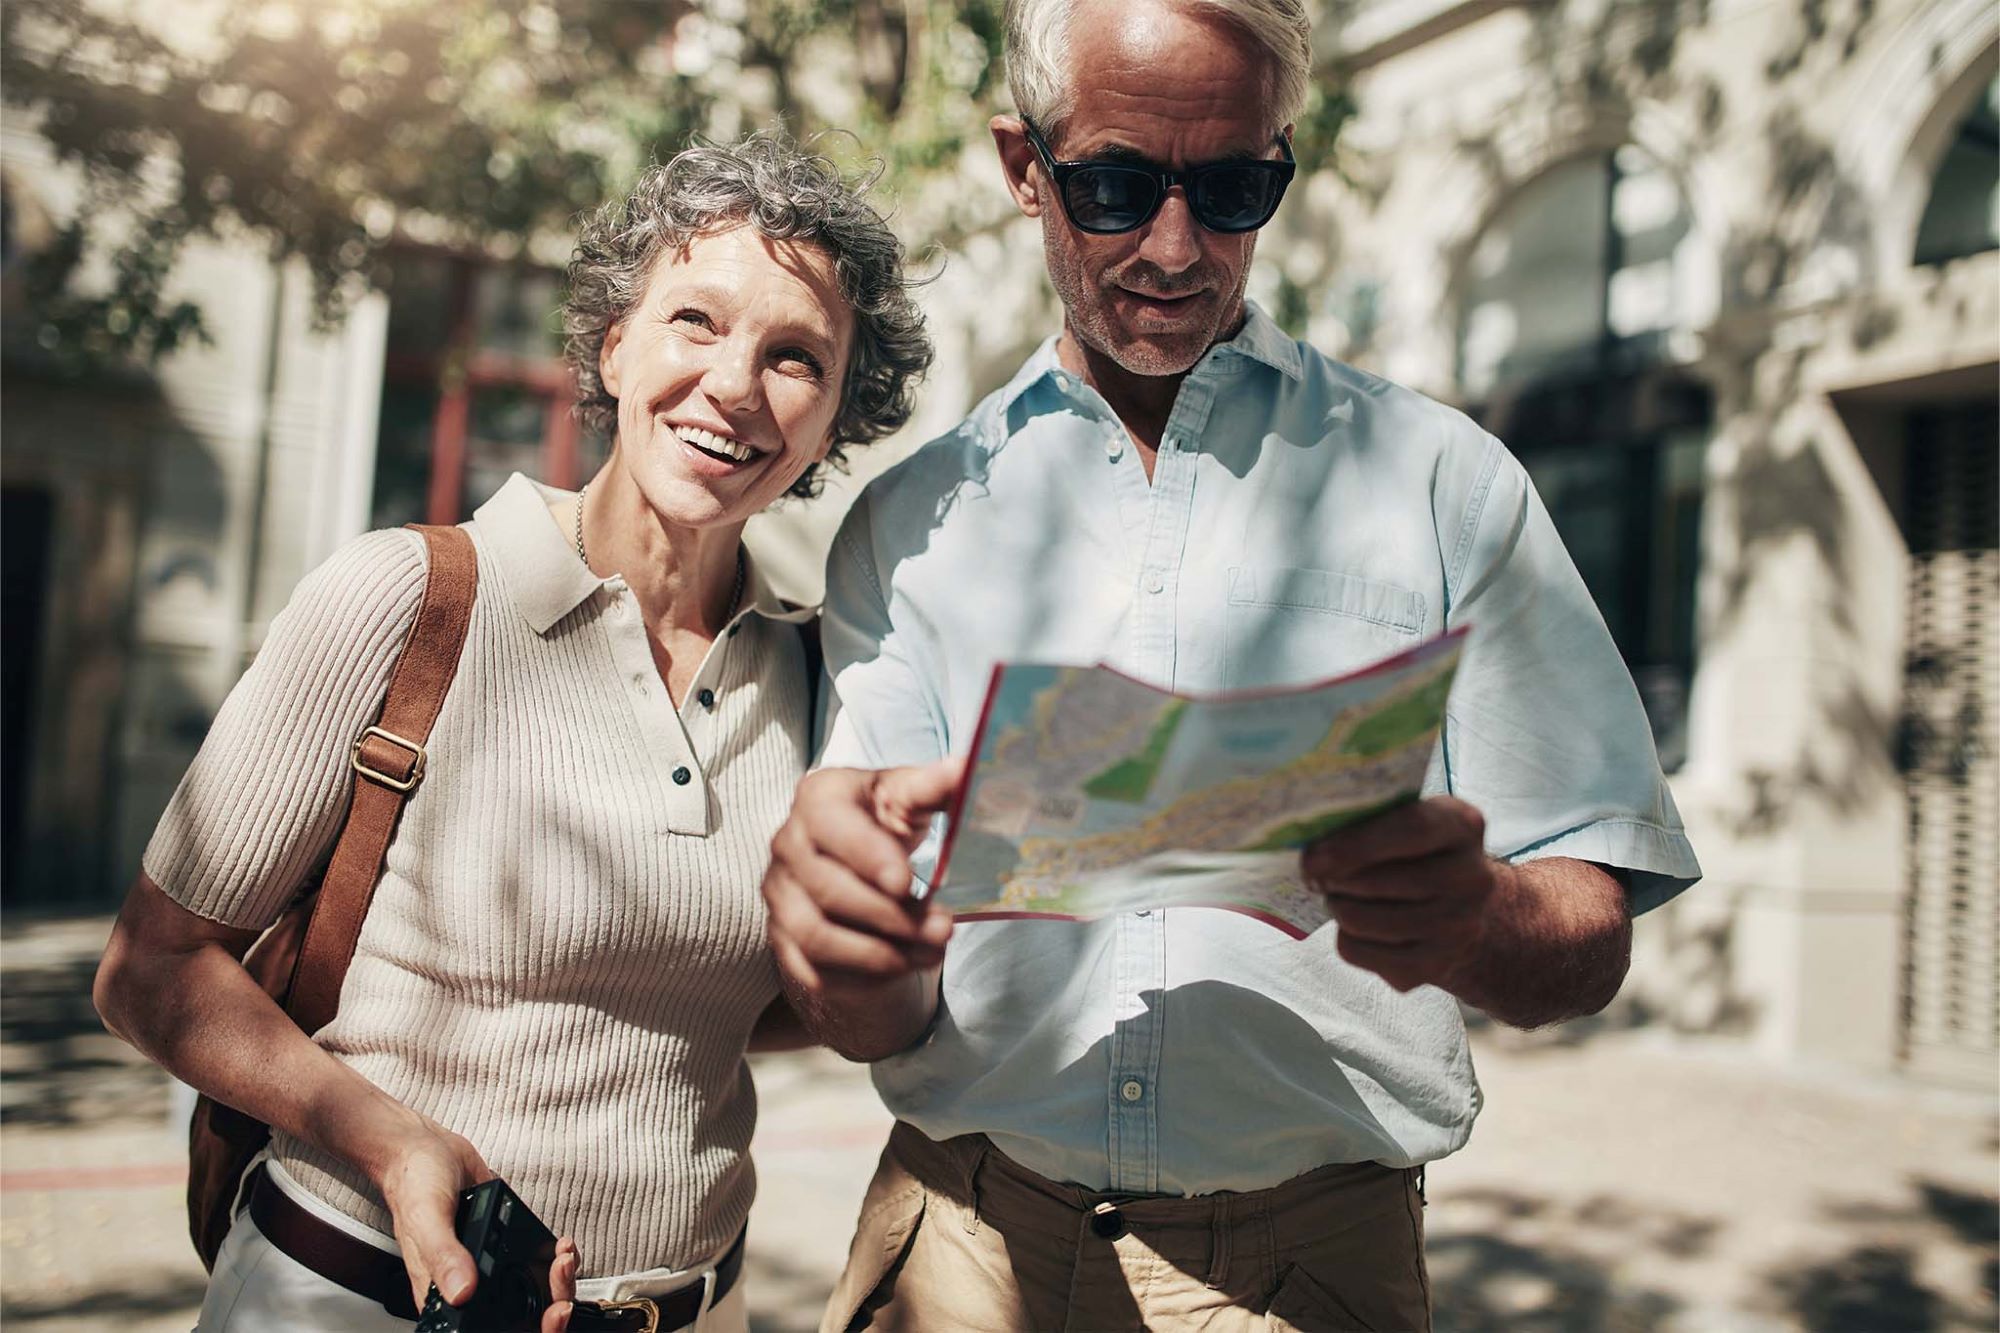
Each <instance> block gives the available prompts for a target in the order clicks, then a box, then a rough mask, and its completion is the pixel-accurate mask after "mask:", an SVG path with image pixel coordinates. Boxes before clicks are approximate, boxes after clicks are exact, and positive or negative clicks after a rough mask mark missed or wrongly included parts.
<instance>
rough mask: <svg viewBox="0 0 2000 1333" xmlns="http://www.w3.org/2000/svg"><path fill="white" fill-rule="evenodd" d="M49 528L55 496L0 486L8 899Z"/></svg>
mask: <svg viewBox="0 0 2000 1333" xmlns="http://www.w3.org/2000/svg"><path fill="white" fill-rule="evenodd" d="M54 535H55V497H54V496H52V495H51V494H50V493H49V492H48V490H47V489H46V488H44V487H40V486H7V487H4V488H0V764H4V768H0V900H4V901H7V902H14V901H15V900H16V894H15V888H14V886H15V875H14V866H15V863H16V860H17V856H18V853H19V851H20V847H21V831H22V827H23V821H22V816H23V815H24V814H26V812H27V777H28V774H29V772H30V771H31V765H30V764H29V757H30V755H31V753H32V746H33V743H34V734H33V733H34V698H35V682H36V676H37V671H36V667H37V665H38V664H39V663H40V661H41V656H42V624H43V620H44V614H43V613H44V610H45V607H44V603H45V602H46V600H47V597H48V583H49V579H48V575H49V553H50V546H51V542H52V539H53V537H54Z"/></svg>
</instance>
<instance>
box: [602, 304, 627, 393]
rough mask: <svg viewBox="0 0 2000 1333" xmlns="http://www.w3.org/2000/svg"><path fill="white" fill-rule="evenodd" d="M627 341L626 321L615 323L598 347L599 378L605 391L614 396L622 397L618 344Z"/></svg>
mask: <svg viewBox="0 0 2000 1333" xmlns="http://www.w3.org/2000/svg"><path fill="white" fill-rule="evenodd" d="M624 341H625V321H624V320H622V319H621V320H619V321H618V322H617V323H616V324H613V325H612V326H611V328H610V330H609V331H608V332H606V333H605V335H604V346H602V347H600V348H598V349H597V379H598V382H599V383H600V384H602V385H603V386H604V392H606V393H608V394H610V395H611V396H612V397H613V398H618V397H621V396H622V395H621V394H620V393H619V390H618V358H617V356H616V355H615V353H616V352H617V351H618V345H619V344H620V343H622V342H624Z"/></svg>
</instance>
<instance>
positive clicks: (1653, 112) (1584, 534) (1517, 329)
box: [1293, 0, 2000, 1086]
mask: <svg viewBox="0 0 2000 1333" xmlns="http://www.w3.org/2000/svg"><path fill="white" fill-rule="evenodd" d="M1334 36H1335V40H1336V42H1337V47H1336V49H1334V50H1332V51H1331V52H1329V58H1330V62H1331V64H1332V67H1333V68H1334V69H1335V70H1337V71H1339V72H1340V74H1341V75H1342V76H1343V77H1344V78H1345V79H1346V80H1347V83H1348V86H1349V87H1350V88H1351V89H1352V93H1353V96H1354V99H1355V104H1356V106H1357V108H1358V113H1357V117H1356V119H1355V121H1354V122H1353V123H1352V125H1351V126H1350V129H1349V138H1348V140H1347V143H1348V145H1349V147H1350V148H1351V149H1352V162H1351V166H1350V176H1351V177H1352V185H1351V188H1347V189H1343V190H1340V191H1337V192H1332V197H1330V198H1329V199H1328V201H1327V208H1326V216H1327V217H1328V218H1329V219H1330V220H1331V223H1330V225H1329V226H1327V228H1326V230H1327V232H1329V233H1330V234H1333V235H1336V236H1337V237H1338V242H1337V245H1338V252H1339V253H1338V259H1337V261H1336V263H1337V267H1338V270H1339V272H1340V274H1341V282H1340V285H1339V287H1338V289H1337V290H1335V292H1334V293H1333V299H1332V300H1331V301H1329V302H1328V303H1326V304H1324V305H1322V306H1321V307H1320V308H1319V321H1318V322H1319V326H1320V327H1319V328H1318V329H1317V330H1316V332H1317V335H1318V338H1317V340H1318V341H1319V342H1320V343H1321V345H1323V346H1326V347H1327V348H1328V350H1330V351H1333V352H1335V353H1336V354H1338V355H1343V356H1345V357H1347V358H1348V359H1351V360H1354V361H1356V362H1358V363H1360V364H1363V365H1366V366H1369V367H1370V368H1374V369H1378V370H1380V371H1382V372H1383V373H1385V374H1387V375H1388V376H1389V377H1391V378H1393V379H1396V380H1398V381H1400V382H1403V383H1406V384H1409V385H1412V386H1414V387H1416V388H1419V389H1422V390H1424V391H1425V392H1427V393H1430V394H1432V395H1434V396H1436V397H1439V398H1442V399H1444V400H1446V401H1449V402H1454V403H1457V404H1459V405H1462V406H1464V407H1465V408H1467V409H1468V410H1469V411H1471V412H1472V413H1473V414H1474V415H1475V416H1477V417H1478V418H1479V419H1480V420H1481V421H1482V422H1483V423H1484V424H1486V425H1487V426H1488V427H1489V428H1490V429H1492V430H1493V431H1494V432H1495V433H1496V434H1498V435H1499V436H1500V437H1501V438H1502V439H1504V440H1506V441H1507V443H1508V444H1509V446H1510V447H1512V448H1513V449H1514V451H1515V452H1516V453H1517V454H1518V455H1519V456H1520V457H1521V458H1522V460H1523V461H1524V462H1525V463H1526V465H1527V466H1528V468H1529V470H1530V471H1531V472H1532V473H1533V475H1534V477H1535V480H1536V484H1537V487H1538V488H1539V489H1540V491H1541V493H1542V495H1543V497H1544V499H1545V500H1546V501H1547V502H1548V504H1549V507H1550V509H1551V511H1552V512H1553V514H1554V515H1555V517H1556V520H1557V523H1558V526H1559V527H1560V528H1561V529H1562V530H1563V533H1564V536H1565V539H1566V541H1567V542H1568V544H1569V546H1570V549H1571V552H1572V554H1573V556H1574V557H1575V559H1576V561H1577V563H1578V565H1579V567H1580V569H1581V570H1582V572H1583V573H1584V576H1585V578H1586V580H1587V581H1588V582H1589V583H1590V585H1591V587H1592V590H1593V591H1594V593H1595V594H1596V596H1597V599H1598V602H1599V606H1600V608H1601V609H1602V610H1603V612H1604V614H1605V618H1606V620H1607V622H1608V624H1609V625H1610V628H1611V630H1612V632H1613V634H1614V636H1615V637H1616V638H1617V640H1618V642H1619V645H1620V647H1621V648H1622V649H1623V650H1624V652H1625V655H1626V659H1627V661H1628V663H1629V664H1630V665H1631V667H1632V669H1633V674H1634V677H1635V679H1636V681H1637V682H1638V685H1639V687H1640V691H1641V694H1642V696H1643V697H1644V699H1645V701H1646V704H1647V708H1648V711H1649V713H1650V714H1651V716H1652V719H1653V723H1654V730H1655V734H1656V736H1657V737H1658V739H1659V743H1660V750H1661V754H1662V757H1663V759H1664V760H1665V761H1666V762H1667V764H1668V766H1669V768H1670V770H1672V771H1673V773H1674V790H1675V794H1676V798H1677V800H1678V801H1679V803H1680V806H1681V809H1682V811H1683V814H1684V815H1685V817H1686V819H1687V821H1688V825H1689V828H1690V832H1691V833H1692V835H1693V838H1694V842H1695V845H1696V847H1697V849H1698V850H1699V852H1700V855H1701V858H1702V862H1703V865H1704V866H1705V868H1706V870H1707V879H1706V880H1705V882H1704V883H1703V884H1702V885H1701V886H1700V887H1699V888H1698V889H1696V890H1695V891H1694V892H1691V893H1689V894H1687V895H1685V896H1684V897H1683V898H1682V899H1681V900H1680V901H1679V902H1677V903H1675V904H1673V905H1672V906H1670V907H1669V908H1667V909H1665V910H1664V911H1662V912H1661V913H1660V914H1659V916H1658V919H1654V920H1648V921H1647V922H1645V923H1644V927H1643V929H1642V930H1641V931H1640V932H1639V950H1640V957H1639V959H1638V964H1637V967H1636V969H1635V976H1634V981H1633V983H1632V985H1631V986H1630V987H1629V988H1628V992H1627V996H1626V1002H1627V1004H1628V1005H1630V1006H1632V1007H1634V1009H1636V1010H1637V1011H1639V1012H1644V1013H1650V1014H1654V1015H1658V1016H1659V1017H1661V1018H1664V1019H1665V1020H1667V1021H1670V1022H1672V1023H1674V1024H1676V1025H1678V1026H1681V1027H1685V1028H1690V1029H1697V1030H1713V1029H1724V1030H1735V1031H1740V1032H1743V1033H1745V1034H1746V1035H1747V1036H1749V1037H1750V1038H1751V1039H1753V1040H1754V1041H1756V1042H1757V1043H1758V1044H1759V1045H1760V1046H1762V1047H1764V1048H1766V1049H1768V1050H1770V1051H1772V1052H1773V1053H1782V1054H1787V1055H1796V1056H1802V1057H1806V1058H1815V1059H1820V1058H1823V1059H1831V1060H1837V1061H1841V1062H1846V1063H1856V1064H1861V1065H1872V1066H1877V1067H1882V1066H1889V1065H1902V1066H1905V1067H1909V1068H1912V1069H1915V1070H1920V1071H1924V1072H1927V1073H1931V1074H1936V1075H1939V1076H1943V1077H1950V1078H1958V1079H1966V1080H1971V1081H1973V1082H1975V1083H1980V1084H1984V1085H1988V1086H1990V1085H1991V1084H1992V1082H1993V1079H1994V1073H1995V1069H1996V1043H1995V1036H1996V1028H2000V1007H1996V995H1995V989H1994V982H1995V972H1996V958H1995V952H1994V932H1995V920H1996V912H2000V902H1996V897H1995V894H1996V884H2000V858H1996V827H2000V767H1996V748H2000V747H1996V739H2000V733H1996V722H2000V718H1996V714H2000V610H1996V602H2000V553H1996V550H1995V546H1996V542H1995V529H1996V504H2000V472H1996V468H1995V457H1996V447H2000V420H1996V413H1995V406H1996V397H1997V396H2000V366H1996V361H1997V360H2000V317H1996V315H1997V314H2000V310H1997V308H1996V307H2000V250H1996V248H1995V247H1996V245H2000V236H1996V225H2000V212H1996V210H2000V195H1996V193H1995V181H1996V171H2000V124H1996V118H1995V113H1996V103H1995V97H1996V84H1995V73H1996V68H1995V65H1996V57H1995V43H1996V38H2000V11H1996V9H1995V8H1994V7H1993V6H1992V5H1991V4H1987V3H1983V2H1981V0H1972V2H1970V3H1958V2H1957V0H1936V2H1934V3H1925V4H1879V5H1872V6H1871V5H1866V4H1853V5H1845V6H1843V5H1840V4H1832V3H1828V4H1800V5H1789V4H1786V5H1776V4H1768V3H1750V2H1748V0H1709V2H1708V3H1706V4H1701V5H1647V4H1616V3H1610V4H1604V5H1596V6H1585V5H1562V6H1522V5H1508V4H1498V3H1483V2H1478V0H1473V2H1468V3H1446V2H1444V0H1379V2H1377V3H1367V4H1362V5H1359V6H1355V7H1353V8H1352V10H1351V12H1349V13H1348V14H1347V16H1346V21H1345V22H1344V23H1343V24H1340V25H1339V26H1338V27H1337V29H1336V30H1335V33H1334ZM1297 221H1298V219H1296V218H1294V219H1293V222H1294V223H1296V222H1297ZM1474 651H1477V649H1476V646H1475V649H1474Z"/></svg>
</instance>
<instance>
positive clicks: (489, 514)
mask: <svg viewBox="0 0 2000 1333" xmlns="http://www.w3.org/2000/svg"><path fill="white" fill-rule="evenodd" d="M575 497H576V492H574V491H565V490H561V489H559V488H557V487H554V486H544V485H542V484H541V483H540V482H536V481H530V480H529V479H528V478H526V477H524V476H522V475H521V474H520V473H518V472H516V473H515V474H514V475H513V476H511V477H509V478H508V479H507V484H506V485H504V486H502V487H501V488H500V489H499V490H498V491H497V492H495V493H494V496H493V498H492V499H490V500H488V501H487V502H486V503H485V504H483V505H481V506H479V508H478V510H477V511H476V512H475V513H474V514H473V518H474V519H475V520H477V521H478V523H479V531H480V534H481V535H482V536H483V537H485V539H486V545H487V547H488V548H489V549H490V550H492V552H493V558H494V559H495V560H497V561H498V562H499V563H500V568H501V569H502V570H503V571H504V572H505V574H506V578H507V588H508V591H509V592H511V593H512V594H513V598H514V605H515V607H516V608H517V609H518V610H519V611H520V613H521V618H522V619H524V620H526V621H527V622H528V624H529V626H530V627H532V628H533V629H534V631H535V633H537V634H547V633H548V632H549V630H550V629H552V628H553V627H554V626H555V624H556V622H557V621H559V620H561V619H562V618H563V617H564V616H566V615H568V614H569V613H570V612H572V611H574V610H576V608H577V607H579V606H581V605H582V604H583V603H584V601H585V600H586V599H587V598H589V596H590V594H591V593H593V592H595V591H596V590H597V589H598V588H600V587H602V586H603V585H604V582H605V581H604V580H603V579H600V578H598V577H597V575H595V574H593V573H591V572H590V568H589V567H588V566H587V565H585V564H584V563H583V561H581V560H579V559H578V558H577V554H576V543H575V539H574V538H573V537H572V536H571V535H570V534H569V533H567V532H564V531H563V530H562V527H561V525H559V524H558V523H557V522H556V520H555V515H553V514H551V513H550V512H549V506H550V505H551V504H556V503H560V502H561V501H564V500H572V499H574V498H575ZM743 560H744V570H743V608H742V610H740V611H738V612H737V613H736V614H735V615H734V616H732V617H731V618H730V623H731V624H732V625H733V624H734V623H735V622H737V621H739V620H741V619H743V617H745V616H748V615H752V614H755V615H760V616H763V617H764V618H766V619H767V620H785V621H790V622H792V623H794V624H796V623H800V622H803V621H806V620H810V619H812V617H813V615H814V609H813V608H812V607H810V606H800V605H798V604H796V603H794V602H788V601H786V600H785V599H784V598H782V597H780V596H779V595H778V594H777V591H776V590H775V589H774V588H773V587H772V586H771V582H770V580H769V579H768V578H766V577H765V575H764V571H763V570H762V569H761V568H759V567H758V564H757V560H756V557H755V556H753V555H751V554H750V550H749V548H748V547H747V546H746V547H744V548H743Z"/></svg>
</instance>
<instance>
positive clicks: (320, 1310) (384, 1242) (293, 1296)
mask: <svg viewBox="0 0 2000 1333" xmlns="http://www.w3.org/2000/svg"><path fill="white" fill-rule="evenodd" d="M280 1171H281V1168H278V1167H276V1166H272V1167H271V1172H272V1180H273V1182H275V1183H277V1184H278V1187H279V1188H280V1189H283V1190H284V1191H285V1194H286V1195H287V1196H288V1197H290V1198H291V1199H292V1200H293V1201H294V1202H297V1203H298V1204H300V1206H302V1207H305V1208H309V1209H310V1210H311V1211H312V1212H313V1213H314V1214H315V1215H316V1216H319V1217H322V1218H325V1220H327V1221H330V1222H331V1221H333V1220H334V1219H333V1218H332V1217H328V1216H327V1214H329V1213H331V1212H333V1210H332V1209H329V1208H328V1207H327V1206H326V1205H325V1204H324V1203H322V1202H320V1200H318V1199H316V1198H313V1197H312V1196H311V1195H308V1194H306V1193H305V1191H303V1190H301V1189H299V1188H298V1187H297V1186H296V1185H294V1184H292V1182H291V1181H289V1180H288V1179H281V1176H280ZM287 1186H290V1188H286V1187H287ZM336 1225H339V1226H340V1227H341V1229H342V1230H344V1231H347V1232H349V1233H350V1234H358V1233H357V1228H358V1227H359V1223H357V1222H355V1221H354V1220H353V1219H352V1218H349V1217H346V1216H340V1217H339V1221H338V1222H337V1223H336ZM366 1239H368V1240H369V1241H370V1243H371V1244H374V1245H376V1246H377V1247H378V1248H381V1249H387V1250H389V1251H391V1252H392V1253H393V1252H396V1246H395V1242H394V1241H393V1240H391V1239H390V1238H389V1237H387V1236H383V1235H381V1234H380V1233H379V1232H372V1231H371V1232H369V1233H368V1236H367V1237H366ZM708 1272H709V1270H708V1269H707V1268H699V1269H693V1270H690V1271H687V1272H681V1273H667V1272H664V1271H660V1272H651V1273H637V1274H631V1275H628V1276H624V1277H609V1278H587V1279H585V1280H584V1281H581V1282H579V1283H577V1295H578V1296H579V1297H581V1298H582V1299H584V1300H622V1299H630V1298H632V1297H638V1296H665V1295H667V1294H669V1293H670V1292H675V1291H679V1290H680V1289H681V1288H682V1287H687V1286H693V1285H695V1284H698V1283H700V1282H702V1281H704V1280H706V1279H707V1276H708ZM746 1276H747V1274H743V1273H739V1274H738V1275H737V1278H736V1285H735V1286H733V1287H731V1288H730V1289H729V1294H728V1295H727V1296H725V1297H723V1298H722V1300H721V1301H720V1302H719V1303H718V1304H716V1305H715V1306H713V1307H711V1308H709V1309H707V1310H704V1311H702V1313H701V1317H700V1318H699V1319H698V1320H697V1321H696V1322H695V1324H694V1325H693V1329H694V1333H749V1328H750V1318H749V1314H748V1311H747V1306H746V1305H745V1302H744V1294H743V1293H744V1289H745V1287H746V1286H747V1285H748V1284H747V1283H746V1282H745V1281H744V1278H745V1277H746ZM414 1326H415V1325H414V1324H413V1323H412V1321H410V1320H407V1319H398V1318H396V1317H395V1316H394V1315H392V1314H390V1313H389V1312H388V1311H387V1310H385V1309H383V1308H382V1307H381V1306H380V1305H378V1304H376V1303H375V1302H374V1301H371V1300H369V1299H368V1298H367V1297H366V1296H362V1295H359V1294H357V1293H355V1292H352V1291H349V1290H348V1289H347V1288H345V1287H343V1286H340V1285H339V1284H338V1283H335V1282H331V1281H328V1280H327V1279H326V1278H323V1277H321V1276H320V1275H319V1274H318V1273H315V1272H313V1271H312V1269H310V1268H307V1267H306V1266H305V1265H304V1264H301V1263H299V1262H298V1261H297V1260H295V1259H293V1258H292V1257H291V1256H290V1255H288V1254H284V1253H282V1252H281V1251H280V1250H279V1249H278V1247H277V1246H275V1245H273V1244H271V1242H270V1241H269V1240H267V1239H265V1237H264V1233H263V1232H261V1231H259V1230H258V1229H257V1224H256V1223H255V1222H253V1221H251V1220H250V1215H249V1213H248V1211H247V1210H246V1211H244V1212H239V1213H238V1214H237V1215H236V1222H235V1224H234V1225H233V1226H231V1227H230V1228H229V1235H228V1236H227V1237H226V1238H224V1240H223V1242H222V1251H221V1253H219V1254H218V1255H216V1257H215V1272H214V1274H213V1276H211V1277H210V1278H209V1280H208V1295H207V1296H206V1297H205V1298H204V1299H203V1300H202V1303H201V1318H200V1320H199V1322H198V1323H196V1325H195V1328H196V1330H197V1333H409V1330H410V1329H411V1328H413V1327H414Z"/></svg>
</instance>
